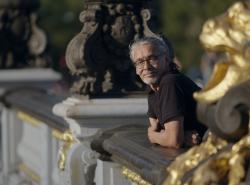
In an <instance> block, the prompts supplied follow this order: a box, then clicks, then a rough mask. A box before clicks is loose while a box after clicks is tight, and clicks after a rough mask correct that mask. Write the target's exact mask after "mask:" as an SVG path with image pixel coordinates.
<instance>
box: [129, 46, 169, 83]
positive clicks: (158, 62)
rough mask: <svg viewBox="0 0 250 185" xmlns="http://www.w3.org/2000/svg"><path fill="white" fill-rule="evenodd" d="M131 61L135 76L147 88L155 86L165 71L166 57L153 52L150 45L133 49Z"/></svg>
mask: <svg viewBox="0 0 250 185" xmlns="http://www.w3.org/2000/svg"><path fill="white" fill-rule="evenodd" d="M133 60H134V61H133V62H134V64H135V67H136V74H137V75H139V76H140V78H141V79H142V81H143V82H144V83H145V84H147V85H149V86H151V85H155V84H157V82H158V80H159V79H160V77H161V75H162V74H163V72H164V71H165V70H166V64H167V60H166V55H165V54H163V53H161V54H160V53H158V52H157V51H155V49H154V47H153V46H152V45H150V44H141V45H137V46H136V47H135V48H134V53H133Z"/></svg>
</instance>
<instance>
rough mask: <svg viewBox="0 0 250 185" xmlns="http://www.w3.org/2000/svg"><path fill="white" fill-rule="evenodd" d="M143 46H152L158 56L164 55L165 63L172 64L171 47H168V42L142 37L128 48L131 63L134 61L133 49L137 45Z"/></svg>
mask: <svg viewBox="0 0 250 185" xmlns="http://www.w3.org/2000/svg"><path fill="white" fill-rule="evenodd" d="M144 44H150V45H152V46H153V47H154V48H155V50H156V52H158V54H162V53H165V54H166V56H167V61H169V62H172V61H173V56H172V52H173V51H172V46H171V45H170V43H169V42H165V41H164V40H163V39H162V38H160V37H159V38H157V37H143V38H140V39H136V40H134V42H133V43H132V44H130V46H129V56H130V59H131V60H132V61H134V60H133V59H134V58H133V57H134V49H135V48H136V47H137V46H138V45H144Z"/></svg>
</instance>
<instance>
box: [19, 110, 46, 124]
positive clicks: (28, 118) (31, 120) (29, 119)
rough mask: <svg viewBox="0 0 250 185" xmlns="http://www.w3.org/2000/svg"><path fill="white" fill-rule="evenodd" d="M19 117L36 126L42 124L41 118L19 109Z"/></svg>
mask: <svg viewBox="0 0 250 185" xmlns="http://www.w3.org/2000/svg"><path fill="white" fill-rule="evenodd" d="M17 117H18V118H20V119H21V120H23V121H25V123H29V124H31V125H32V126H34V127H38V126H39V125H40V124H41V121H40V120H38V119H36V118H34V117H33V116H31V115H29V114H27V113H25V112H22V111H17Z"/></svg>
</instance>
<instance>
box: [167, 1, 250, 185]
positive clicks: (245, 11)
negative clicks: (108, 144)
mask: <svg viewBox="0 0 250 185" xmlns="http://www.w3.org/2000/svg"><path fill="white" fill-rule="evenodd" d="M200 40H201V43H202V44H203V46H204V47H205V48H206V49H207V50H210V51H214V52H222V53H224V54H225V55H226V60H225V61H223V62H220V63H217V64H216V65H215V68H214V71H213V73H212V77H211V79H210V81H209V82H208V84H207V85H206V86H205V88H204V89H203V90H202V91H200V92H196V93H195V94H194V97H195V98H196V100H197V101H198V102H199V103H203V104H209V105H211V104H215V103H217V102H218V101H220V100H221V99H222V98H223V96H224V95H225V94H226V93H227V92H228V91H230V90H232V88H235V87H238V86H239V84H242V83H245V82H247V83H248V85H249V84H250V81H249V80H250V1H246V2H237V3H235V4H234V5H233V6H231V7H230V8H229V9H228V11H227V12H226V13H225V14H222V15H220V16H218V17H216V18H214V19H211V20H208V21H207V22H206V23H205V24H204V26H203V31H202V33H201V35H200ZM243 85H244V84H243ZM248 87H249V86H248ZM247 92H250V91H249V89H248V91H247ZM247 101H248V102H247V103H248V104H250V102H249V101H250V100H247ZM248 111H249V106H248ZM247 114H248V115H249V112H247ZM246 122H249V116H248V120H246ZM246 124H247V123H246ZM249 124H250V122H249ZM249 157H250V133H249V131H248V133H247V135H245V136H244V137H242V138H241V139H240V140H239V141H237V142H236V143H232V144H228V143H227V142H226V141H225V140H223V139H220V138H218V137H217V136H215V135H214V134H212V133H210V135H209V136H208V139H207V140H206V141H204V142H202V143H201V144H200V145H199V146H195V147H193V148H191V149H190V150H189V151H187V152H186V153H184V154H182V155H180V156H178V157H177V158H176V160H175V161H174V162H173V163H172V164H171V165H170V166H169V167H168V168H167V178H166V180H165V181H164V183H163V184H164V185H181V184H184V185H209V184H229V185H238V184H240V183H241V182H243V181H244V178H245V177H246V169H245V167H246V161H247V160H249Z"/></svg>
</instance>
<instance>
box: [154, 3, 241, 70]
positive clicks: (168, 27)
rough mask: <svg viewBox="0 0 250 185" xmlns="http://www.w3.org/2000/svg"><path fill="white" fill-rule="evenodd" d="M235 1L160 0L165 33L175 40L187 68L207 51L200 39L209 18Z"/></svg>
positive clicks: (177, 53)
mask: <svg viewBox="0 0 250 185" xmlns="http://www.w3.org/2000/svg"><path fill="white" fill-rule="evenodd" d="M234 2H236V1H235V0H223V1H218V0H202V1H201V0H189V1H186V0H160V1H159V5H160V6H159V7H161V16H160V17H161V23H162V30H161V31H162V32H163V33H164V34H165V35H167V37H168V38H169V39H170V40H171V41H172V43H173V45H174V48H175V52H176V56H177V57H178V58H179V60H180V61H181V63H182V64H183V67H184V70H187V69H188V68H189V67H190V66H191V65H198V64H199V62H200V58H201V55H202V53H203V52H204V50H203V49H202V47H201V45H200V41H199V35H200V33H201V29H202V26H203V24H204V22H205V21H206V20H208V19H209V18H213V17H215V16H217V15H219V14H222V13H223V12H225V11H226V10H227V9H228V8H229V7H230V6H231V5H232V4H233V3H234Z"/></svg>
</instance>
